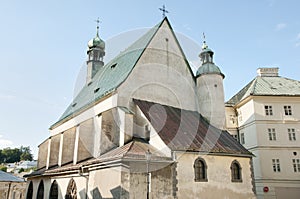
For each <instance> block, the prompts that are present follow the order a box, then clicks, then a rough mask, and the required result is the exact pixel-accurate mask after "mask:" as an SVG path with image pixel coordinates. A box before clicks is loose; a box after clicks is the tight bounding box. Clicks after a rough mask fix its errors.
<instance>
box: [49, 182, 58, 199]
mask: <svg viewBox="0 0 300 199" xmlns="http://www.w3.org/2000/svg"><path fill="white" fill-rule="evenodd" d="M49 199H58V184H57V182H56V180H54V181H53V183H52V185H51V188H50V195H49Z"/></svg>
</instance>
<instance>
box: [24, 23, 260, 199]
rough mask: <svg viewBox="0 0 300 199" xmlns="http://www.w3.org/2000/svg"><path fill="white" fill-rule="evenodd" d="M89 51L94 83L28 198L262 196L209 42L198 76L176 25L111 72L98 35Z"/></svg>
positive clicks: (123, 57)
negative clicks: (228, 125) (229, 119)
mask: <svg viewBox="0 0 300 199" xmlns="http://www.w3.org/2000/svg"><path fill="white" fill-rule="evenodd" d="M88 47H89V48H88V52H87V53H88V61H87V71H88V72H87V81H86V85H85V86H84V88H83V89H82V90H81V92H80V93H79V94H78V96H77V97H76V98H75V99H74V100H73V102H72V103H71V105H70V106H69V107H68V108H67V109H66V111H65V112H64V113H63V115H62V116H61V118H60V119H59V120H58V121H57V122H56V123H55V124H53V125H52V126H51V127H50V137H49V138H47V139H46V140H45V141H44V142H43V143H41V144H40V146H39V157H38V170H37V171H36V172H33V173H32V174H29V175H27V177H28V188H27V198H30V199H31V198H37V199H42V198H51V199H52V198H124V199H127V198H131V199H134V198H136V199H140V198H153V199H156V198H184V199H189V198H190V199H195V198H199V197H200V196H201V197H203V198H218V199H219V198H231V199H234V198H236V199H241V198H245V199H248V198H254V197H255V196H254V191H253V190H254V186H253V181H252V167H251V160H252V154H251V153H250V152H249V151H247V150H246V149H245V148H244V147H243V146H242V145H240V144H239V143H238V142H237V141H236V140H234V139H233V138H232V137H231V136H230V134H229V133H228V132H227V131H224V130H222V128H223V127H224V121H225V108H224V91H223V78H224V75H223V74H222V73H221V71H220V69H219V68H218V67H217V66H216V65H215V64H214V63H213V51H212V50H210V49H209V48H208V46H207V45H206V44H205V43H204V45H203V48H202V52H201V53H200V58H201V60H202V65H201V66H200V67H199V69H198V71H197V74H196V75H194V74H193V72H192V70H191V67H190V66H189V64H188V60H187V59H186V57H185V55H184V53H183V51H182V49H181V47H180V45H179V42H178V40H177V39H176V36H175V33H174V32H173V30H172V28H171V25H170V23H169V21H168V19H167V18H164V19H163V20H162V21H161V22H160V23H159V24H157V25H156V26H154V27H153V28H152V29H150V30H149V31H148V32H147V33H146V34H145V35H143V36H142V37H141V38H139V39H138V40H137V41H136V42H135V43H133V44H132V45H131V46H130V47H128V48H127V49H126V50H125V51H123V52H121V53H120V54H119V55H118V56H116V57H115V58H114V59H113V60H112V61H110V62H109V63H107V64H104V63H103V56H104V55H105V43H104V41H102V40H101V39H100V37H99V34H98V31H97V35H96V37H95V38H94V39H92V40H91V41H90V42H89V43H88ZM200 113H201V114H202V115H203V116H202V115H200ZM216 113H217V114H216ZM210 124H213V125H214V126H212V125H210ZM216 127H218V128H216Z"/></svg>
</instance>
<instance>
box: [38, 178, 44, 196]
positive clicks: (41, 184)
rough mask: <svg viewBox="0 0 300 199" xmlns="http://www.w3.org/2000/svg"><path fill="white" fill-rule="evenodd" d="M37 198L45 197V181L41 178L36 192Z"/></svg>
mask: <svg viewBox="0 0 300 199" xmlns="http://www.w3.org/2000/svg"><path fill="white" fill-rule="evenodd" d="M36 199H44V182H43V180H41V182H40V184H39V188H38V191H37V194H36Z"/></svg>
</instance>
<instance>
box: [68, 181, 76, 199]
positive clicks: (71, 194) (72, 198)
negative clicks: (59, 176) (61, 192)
mask: <svg viewBox="0 0 300 199" xmlns="http://www.w3.org/2000/svg"><path fill="white" fill-rule="evenodd" d="M65 199H77V188H76V183H75V181H74V180H73V178H72V179H71V180H70V182H69V184H68V188H67V193H66V195H65Z"/></svg>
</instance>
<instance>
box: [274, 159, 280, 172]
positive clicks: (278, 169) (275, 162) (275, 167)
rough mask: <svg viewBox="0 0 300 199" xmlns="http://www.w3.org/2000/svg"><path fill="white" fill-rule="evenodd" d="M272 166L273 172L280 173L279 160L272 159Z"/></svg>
mask: <svg viewBox="0 0 300 199" xmlns="http://www.w3.org/2000/svg"><path fill="white" fill-rule="evenodd" d="M272 166H273V171H274V172H280V170H281V169H280V162H279V159H272Z"/></svg>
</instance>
